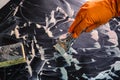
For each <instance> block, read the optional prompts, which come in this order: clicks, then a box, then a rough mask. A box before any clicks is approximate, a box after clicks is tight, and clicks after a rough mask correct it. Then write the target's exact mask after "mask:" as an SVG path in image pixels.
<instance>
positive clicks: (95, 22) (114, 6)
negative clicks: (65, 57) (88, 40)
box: [68, 0, 120, 38]
mask: <svg viewBox="0 0 120 80" xmlns="http://www.w3.org/2000/svg"><path fill="white" fill-rule="evenodd" d="M118 4H119V6H118ZM119 7H120V1H119V0H89V1H87V2H86V3H85V4H84V5H83V6H82V7H81V8H80V10H79V12H78V14H77V15H76V18H75V21H74V22H73V23H72V25H71V26H70V28H69V30H68V32H70V33H71V34H72V37H73V38H77V37H78V36H79V35H80V34H81V33H82V32H90V31H91V30H93V29H95V28H96V27H98V26H99V25H101V24H104V23H106V22H108V21H109V20H110V19H111V18H112V17H116V16H118V10H120V8H119ZM118 8H119V9H118Z"/></svg>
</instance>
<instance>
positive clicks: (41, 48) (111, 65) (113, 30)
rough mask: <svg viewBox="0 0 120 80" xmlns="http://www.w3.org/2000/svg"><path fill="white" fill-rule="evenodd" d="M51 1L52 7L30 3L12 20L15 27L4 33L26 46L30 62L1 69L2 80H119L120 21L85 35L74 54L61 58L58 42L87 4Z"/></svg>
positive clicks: (4, 30) (60, 0)
mask: <svg viewBox="0 0 120 80" xmlns="http://www.w3.org/2000/svg"><path fill="white" fill-rule="evenodd" d="M49 1H50V4H48V1H47V0H44V1H41V0H39V1H37V0H36V1H34V2H33V1H32V0H26V1H25V2H24V3H23V4H21V6H20V8H19V9H18V11H17V13H16V15H15V16H14V17H13V18H12V20H15V22H14V24H13V25H12V26H9V28H8V29H3V30H2V32H4V33H6V34H8V35H10V36H12V37H14V38H16V39H18V40H19V41H22V42H23V44H24V46H25V52H26V57H27V62H26V63H25V64H19V65H16V66H10V67H7V68H1V69H0V74H1V76H0V79H1V80H53V79H54V80H97V79H98V80H119V79H120V50H119V40H120V38H119V27H118V26H120V23H119V18H118V19H112V20H111V21H110V22H109V23H107V24H105V25H103V26H101V27H100V28H98V29H96V30H94V31H92V32H90V33H83V34H82V35H81V36H80V37H79V38H78V39H77V40H76V42H75V43H74V44H73V46H72V49H71V51H72V53H71V54H68V53H66V54H64V55H61V54H60V53H59V52H58V51H57V50H55V48H54V47H53V46H54V45H55V44H56V39H57V38H58V37H59V36H61V35H62V34H64V33H66V32H67V29H68V28H69V26H70V25H71V23H72V21H73V19H74V17H75V14H76V13H77V11H78V10H79V7H80V6H81V5H82V4H83V3H84V2H85V1H82V0H81V1H78V0H57V1H54V0H49ZM40 3H42V5H40ZM44 4H46V5H48V6H49V5H51V4H52V6H51V7H48V6H44ZM38 8H39V9H38ZM73 12H74V14H73ZM109 24H110V25H109ZM75 51H76V52H77V53H75ZM69 63H70V64H69ZM19 67H20V68H19ZM18 69H19V70H18ZM14 71H15V72H14ZM2 73H4V74H2ZM2 76H4V77H2ZM7 77H9V78H7Z"/></svg>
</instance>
